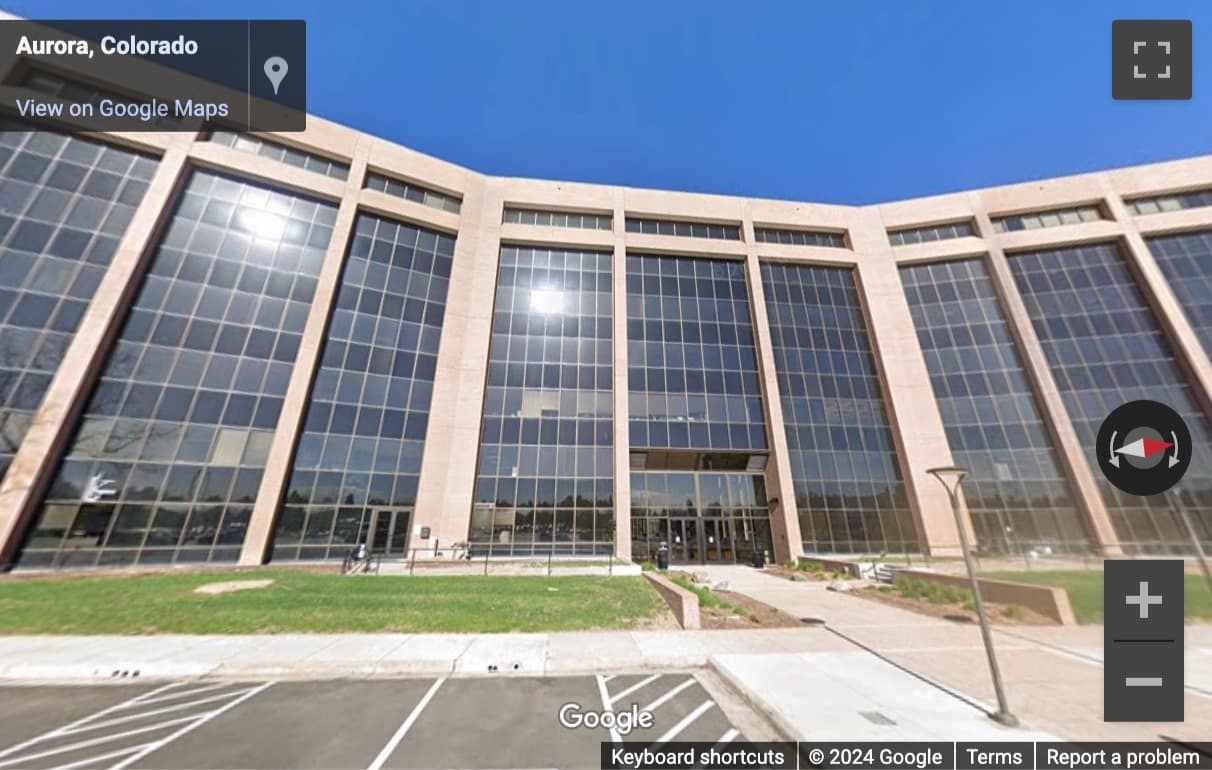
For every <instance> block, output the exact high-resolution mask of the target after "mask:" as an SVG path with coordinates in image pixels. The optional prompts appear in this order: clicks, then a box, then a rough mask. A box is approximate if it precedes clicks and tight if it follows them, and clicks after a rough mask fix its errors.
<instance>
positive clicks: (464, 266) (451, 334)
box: [413, 177, 504, 549]
mask: <svg viewBox="0 0 1212 770" xmlns="http://www.w3.org/2000/svg"><path fill="white" fill-rule="evenodd" d="M503 210H504V188H503V183H502V181H501V180H499V179H489V178H484V177H474V178H469V179H468V180H467V187H466V189H465V191H464V194H463V205H462V210H461V213H460V220H459V221H460V224H459V237H458V240H457V241H456V242H455V253H454V264H453V266H452V269H451V274H450V290H449V294H448V295H447V298H446V313H445V318H444V321H443V323H442V341H441V343H440V345H439V347H438V365H437V371H436V374H435V376H434V387H433V400H432V401H431V403H430V409H429V429H428V432H427V433H426V435H425V455H424V457H423V458H422V460H421V480H420V484H419V487H418V490H417V505H416V510H415V512H414V514H413V522H414V526H427V527H430V528H431V530H430V531H431V535H430V536H431V538H437V545H438V547H439V548H441V549H445V548H447V547H449V545H450V544H451V543H454V542H458V541H462V540H466V539H467V537H468V526H469V524H470V521H471V505H472V502H473V499H474V487H475V482H476V462H477V459H478V457H479V451H480V430H481V419H482V417H483V413H484V386H485V383H486V380H487V377H488V345H489V341H490V339H491V337H492V311H493V303H494V301H495V298H496V285H497V268H498V264H499V262H500V252H501V218H502V215H503ZM432 542H433V541H432V540H431V541H430V543H432Z"/></svg>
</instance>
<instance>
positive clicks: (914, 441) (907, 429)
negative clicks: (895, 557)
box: [850, 209, 973, 556]
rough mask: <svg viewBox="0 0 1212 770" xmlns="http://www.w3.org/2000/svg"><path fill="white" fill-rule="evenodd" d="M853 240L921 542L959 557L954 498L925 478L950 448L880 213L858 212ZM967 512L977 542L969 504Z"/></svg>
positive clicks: (853, 218)
mask: <svg viewBox="0 0 1212 770" xmlns="http://www.w3.org/2000/svg"><path fill="white" fill-rule="evenodd" d="M850 240H851V243H852V245H853V247H854V251H855V254H856V255H857V258H858V264H857V267H856V270H855V274H856V283H857V284H858V293H859V297H860V299H861V302H862V305H863V308H862V310H863V314H864V315H865V316H866V319H867V326H868V333H867V338H868V339H869V340H870V343H871V350H872V353H873V354H874V356H875V362H876V371H877V373H878V374H879V378H880V384H881V385H882V386H883V391H884V403H885V406H886V408H887V413H888V424H889V427H890V428H891V430H892V438H893V444H894V446H895V448H896V453H897V457H898V459H899V460H900V467H901V474H902V477H903V479H904V483H905V491H906V493H907V495H908V497H909V507H910V509H911V510H912V512H913V515H914V519H915V521H916V523H917V527H918V533H917V535H918V540H919V542H920V543H921V545H922V548H923V549H924V550H925V551H926V552H927V553H930V554H932V555H935V556H955V555H960V553H961V549H960V546H959V533H958V532H957V531H956V528H955V517H954V516H953V515H952V513H951V501H950V498H949V497H948V496H947V492H946V490H945V489H944V488H943V485H942V484H940V483H939V482H938V481H936V480H935V479H934V478H933V477H931V476H930V475H929V474H927V473H926V470H927V469H928V468H935V467H940V466H947V465H953V464H954V463H953V460H952V457H951V447H950V445H949V444H948V443H947V433H946V431H945V430H944V428H943V420H942V417H941V416H940V415H939V411H938V403H937V402H936V401H935V398H934V388H933V386H931V384H930V372H929V370H928V369H927V368H926V360H925V358H923V356H922V350H921V346H920V344H919V343H918V339H917V331H916V329H915V327H914V323H913V316H912V314H911V313H910V312H909V302H908V300H907V299H906V298H905V291H904V288H903V287H902V286H901V278H900V273H899V272H898V270H897V264H896V259H895V258H894V256H893V253H892V247H891V246H890V245H889V244H888V239H887V235H886V233H885V232H884V225H883V221H882V219H881V218H880V216H879V214H878V213H877V212H876V211H874V210H868V209H859V210H857V211H855V212H854V213H853V214H852V215H851V217H850ZM961 513H962V514H963V515H962V517H961V518H962V520H963V521H964V522H965V525H966V529H967V534H968V538H969V542H972V537H973V532H972V525H971V520H970V519H969V518H968V509H967V505H966V503H964V504H963V505H962V507H961Z"/></svg>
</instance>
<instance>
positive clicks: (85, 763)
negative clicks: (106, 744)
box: [51, 743, 148, 770]
mask: <svg viewBox="0 0 1212 770" xmlns="http://www.w3.org/2000/svg"><path fill="white" fill-rule="evenodd" d="M147 745H148V744H147V743H140V744H137V745H134V746H127V747H126V748H124V749H119V750H118V751H111V752H110V753H108V754H102V755H101V756H99V757H88V758H86V759H78V760H76V761H75V762H72V763H71V764H67V765H59V766H57V767H53V768H51V770H75V768H77V767H96V766H97V765H98V764H100V763H101V762H105V761H108V760H110V759H117V758H118V757H124V756H126V755H127V754H130V753H133V752H136V751H138V750H139V749H141V748H143V747H144V746H147Z"/></svg>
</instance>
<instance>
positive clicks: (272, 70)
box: [265, 56, 290, 96]
mask: <svg viewBox="0 0 1212 770" xmlns="http://www.w3.org/2000/svg"><path fill="white" fill-rule="evenodd" d="M288 69H290V68H289V67H287V66H286V60H285V59H283V58H282V57H281V56H271V57H269V58H268V59H266V60H265V77H267V78H269V83H270V85H272V86H273V87H274V96H277V95H278V86H280V85H282V80H283V79H285V77H286V71H287V70H288Z"/></svg>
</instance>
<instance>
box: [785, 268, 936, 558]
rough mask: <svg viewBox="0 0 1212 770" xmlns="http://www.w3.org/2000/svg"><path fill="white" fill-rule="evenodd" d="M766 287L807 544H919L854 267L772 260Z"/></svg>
mask: <svg viewBox="0 0 1212 770" xmlns="http://www.w3.org/2000/svg"><path fill="white" fill-rule="evenodd" d="M762 285H763V286H764V288H765V291H766V308H767V313H768V314H769V317H770V339H771V346H772V351H773V353H774V367H775V371H776V372H777V374H778V382H779V391H780V394H781V401H782V406H783V423H784V426H785V428H786V432H787V448H788V452H789V455H790V465H791V478H792V484H793V486H794V488H795V500H796V507H797V510H798V513H799V518H800V535H801V537H802V538H803V544H804V548H805V549H806V550H807V551H809V552H822V551H823V552H831V551H840V552H854V553H871V552H880V551H911V550H917V547H918V545H917V536H916V530H915V528H914V524H913V514H912V512H911V511H910V510H909V505H908V499H907V497H906V493H905V485H904V482H903V481H902V480H901V472H900V465H899V464H898V462H897V457H896V450H895V449H894V448H893V444H892V433H891V431H890V430H889V427H888V416H887V414H886V413H885V411H884V403H883V397H882V394H881V391H880V383H879V377H878V376H877V375H876V371H875V360H874V357H873V356H872V352H871V343H870V340H869V339H868V337H867V328H866V325H865V323H864V321H863V311H862V307H861V305H860V304H859V297H858V291H857V290H856V288H855V284H854V273H853V271H852V270H851V269H850V268H837V267H812V266H808V265H782V264H772V263H766V264H763V265H762Z"/></svg>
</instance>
